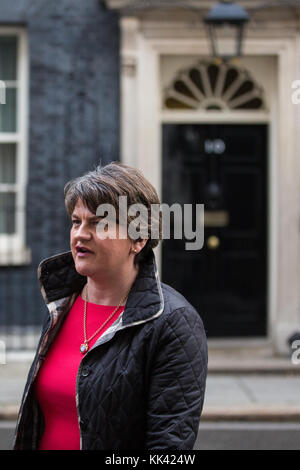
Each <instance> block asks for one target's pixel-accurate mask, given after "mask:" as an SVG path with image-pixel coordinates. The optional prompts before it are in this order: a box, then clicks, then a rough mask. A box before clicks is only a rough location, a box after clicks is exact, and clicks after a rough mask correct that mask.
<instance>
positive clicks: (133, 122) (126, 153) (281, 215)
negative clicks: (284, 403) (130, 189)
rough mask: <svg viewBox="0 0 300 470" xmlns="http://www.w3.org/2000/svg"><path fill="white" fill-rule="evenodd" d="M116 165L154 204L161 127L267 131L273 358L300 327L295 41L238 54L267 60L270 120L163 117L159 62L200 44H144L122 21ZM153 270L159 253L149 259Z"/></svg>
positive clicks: (136, 28) (198, 49)
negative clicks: (140, 176)
mask: <svg viewBox="0 0 300 470" xmlns="http://www.w3.org/2000/svg"><path fill="white" fill-rule="evenodd" d="M121 29H122V77H121V110H122V113H121V160H122V161H123V162H124V163H127V164H129V165H132V166H135V167H137V168H139V169H140V170H141V171H142V172H143V173H144V174H145V176H146V177H147V178H148V179H149V180H150V181H151V183H152V184H153V185H154V186H155V188H156V189H157V190H158V194H159V196H160V197H161V194H162V180H161V125H162V123H163V122H182V123H187V122H195V123H201V122H203V123H209V122H218V123H221V122H224V123H228V122H238V123H262V122H264V123H268V124H269V142H268V143H269V145H268V148H269V158H268V160H269V161H268V179H269V181H268V211H267V213H268V221H267V223H268V240H267V246H268V269H267V273H268V275H267V279H268V288H267V299H268V309H267V319H268V334H267V340H269V341H270V342H271V343H272V345H273V346H274V348H275V350H276V351H277V352H279V353H282V354H286V353H287V351H288V348H287V344H286V340H287V338H288V336H289V335H290V334H291V333H293V332H294V331H295V330H297V329H299V327H300V318H299V317H300V312H299V292H298V291H299V280H300V269H299V256H300V255H299V252H300V246H299V245H300V243H299V227H298V224H299V212H298V205H297V203H296V201H298V200H299V177H298V174H299V167H300V165H299V163H298V161H297V154H296V151H295V150H296V148H297V147H298V148H299V144H300V133H299V132H296V127H295V126H296V124H297V123H300V107H299V108H297V107H296V106H295V105H293V104H292V101H291V94H292V90H291V84H292V82H293V80H295V79H296V78H297V77H296V72H297V66H299V59H298V57H300V54H298V56H297V51H298V50H300V44H299V42H297V40H296V39H295V38H294V37H287V38H280V39H275V38H266V37H261V38H255V39H254V38H250V39H248V40H247V43H246V47H245V50H244V54H245V56H246V55H252V56H253V55H254V56H255V55H257V56H274V57H276V58H277V71H276V75H277V76H276V77H274V81H273V83H270V87H272V88H273V91H272V95H273V97H274V99H273V100H272V101H273V102H272V107H271V112H270V114H266V113H264V112H251V113H249V112H243V111H234V114H233V113H226V112H209V113H208V112H203V111H181V112H177V111H176V112H175V113H174V112H168V111H162V109H161V86H160V56H161V55H197V54H198V55H205V54H208V50H207V42H206V40H205V39H201V38H198V39H191V38H189V39H184V38H180V39H176V38H173V39H170V38H168V39H165V38H163V35H162V38H161V39H160V38H157V37H156V38H148V37H146V35H143V32H142V31H141V29H140V25H139V21H138V20H137V19H135V18H122V20H121ZM156 254H157V258H158V264H159V266H160V259H161V256H160V250H157V252H156Z"/></svg>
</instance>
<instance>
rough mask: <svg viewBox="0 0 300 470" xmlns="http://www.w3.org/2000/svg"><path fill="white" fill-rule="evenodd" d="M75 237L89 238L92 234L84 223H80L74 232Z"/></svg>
mask: <svg viewBox="0 0 300 470" xmlns="http://www.w3.org/2000/svg"><path fill="white" fill-rule="evenodd" d="M74 236H75V238H78V239H80V238H84V239H85V240H89V239H90V238H91V236H92V234H91V231H90V230H89V228H88V227H87V226H86V225H85V224H81V225H80V227H79V228H78V230H76V233H75V234H74Z"/></svg>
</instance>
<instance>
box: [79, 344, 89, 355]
mask: <svg viewBox="0 0 300 470" xmlns="http://www.w3.org/2000/svg"><path fill="white" fill-rule="evenodd" d="M88 349H89V347H88V344H87V343H82V344H81V346H80V352H81V354H85V353H86V352H87V350H88Z"/></svg>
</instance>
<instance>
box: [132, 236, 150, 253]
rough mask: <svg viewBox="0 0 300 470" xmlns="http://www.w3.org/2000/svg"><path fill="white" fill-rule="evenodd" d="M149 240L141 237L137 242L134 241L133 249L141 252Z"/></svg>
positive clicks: (135, 251)
mask: <svg viewBox="0 0 300 470" xmlns="http://www.w3.org/2000/svg"><path fill="white" fill-rule="evenodd" d="M147 241H148V240H147V239H141V240H137V241H136V242H132V248H131V251H132V252H133V253H134V254H136V255H137V254H139V252H140V251H142V249H143V248H144V246H145V245H146V243H147Z"/></svg>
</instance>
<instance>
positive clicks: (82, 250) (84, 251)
mask: <svg viewBox="0 0 300 470" xmlns="http://www.w3.org/2000/svg"><path fill="white" fill-rule="evenodd" d="M75 250H76V253H77V256H79V257H80V258H82V257H84V256H87V255H91V254H93V252H92V251H91V250H89V249H88V248H85V247H82V246H76V247H75Z"/></svg>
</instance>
